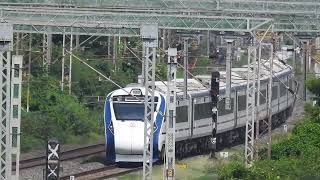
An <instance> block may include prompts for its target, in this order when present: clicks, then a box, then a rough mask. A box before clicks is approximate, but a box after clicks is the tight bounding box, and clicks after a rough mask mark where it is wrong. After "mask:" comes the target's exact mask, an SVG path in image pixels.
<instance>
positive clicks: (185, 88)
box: [183, 38, 189, 99]
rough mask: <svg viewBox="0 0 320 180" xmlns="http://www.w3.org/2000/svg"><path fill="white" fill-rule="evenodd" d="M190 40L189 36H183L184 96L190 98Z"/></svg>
mask: <svg viewBox="0 0 320 180" xmlns="http://www.w3.org/2000/svg"><path fill="white" fill-rule="evenodd" d="M188 40H189V38H183V52H184V57H183V66H184V70H183V84H184V86H183V98H184V99H187V98H188Z"/></svg>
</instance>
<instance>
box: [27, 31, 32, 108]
mask: <svg viewBox="0 0 320 180" xmlns="http://www.w3.org/2000/svg"><path fill="white" fill-rule="evenodd" d="M31 58H32V34H31V33H30V34H29V52H28V74H27V81H28V82H27V112H29V109H30V77H31Z"/></svg>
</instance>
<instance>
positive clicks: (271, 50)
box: [267, 44, 274, 159]
mask: <svg viewBox="0 0 320 180" xmlns="http://www.w3.org/2000/svg"><path fill="white" fill-rule="evenodd" d="M270 52H271V53H270V61H269V65H270V66H269V86H268V110H267V112H268V158H269V159H271V140H272V132H271V131H272V84H273V53H274V52H273V45H272V44H271V45H270Z"/></svg>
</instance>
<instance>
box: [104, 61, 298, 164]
mask: <svg viewBox="0 0 320 180" xmlns="http://www.w3.org/2000/svg"><path fill="white" fill-rule="evenodd" d="M265 65H266V66H268V62H266V63H265ZM273 69H274V77H273V85H272V113H273V126H276V125H279V124H281V123H283V122H285V120H286V118H287V117H288V116H289V115H290V112H291V111H290V110H291V108H292V106H293V104H294V96H293V95H292V94H291V93H290V91H291V92H292V90H293V89H294V88H295V87H294V86H295V85H294V83H293V80H292V77H293V71H292V69H291V67H289V66H285V65H283V64H282V63H281V62H280V61H278V60H274V67H273ZM268 73H269V72H268V71H267V70H266V69H264V68H262V69H261V91H260V92H261V94H260V102H259V110H258V112H259V115H258V117H259V119H266V118H267V101H266V95H267V89H268V86H269V84H268V82H269V80H268ZM220 74H221V81H220V97H221V98H220V99H221V100H220V101H219V104H218V125H217V126H218V128H217V143H218V145H219V144H223V145H231V144H233V143H237V142H239V141H241V139H243V138H244V135H245V124H246V91H247V89H246V88H247V83H246V79H247V78H246V75H247V68H245V67H244V68H233V69H232V88H231V89H232V90H231V109H230V110H226V109H225V100H224V97H225V83H224V82H223V79H225V72H220ZM199 80H200V81H201V82H200V81H199ZM209 83H210V76H198V77H197V80H195V79H188V98H187V99H184V98H183V94H182V93H183V92H182V85H183V79H177V109H176V156H178V157H179V156H180V157H182V156H185V155H187V154H190V153H199V152H205V151H207V150H208V149H209V146H210V136H211V135H212V131H213V129H214V123H213V122H212V119H211V113H212V111H211V97H210V90H209V89H210V88H209V87H210V84H209ZM156 89H157V91H156V93H155V104H156V106H155V109H154V117H155V118H154V120H155V121H154V129H155V131H154V135H153V138H154V139H153V143H154V144H153V147H154V149H153V150H154V152H153V157H154V160H155V161H156V160H159V159H161V158H162V157H163V152H164V145H165V124H164V122H165V117H164V116H163V115H164V114H165V112H166V86H165V85H164V84H163V82H156ZM144 92H145V90H144V88H143V87H141V86H140V85H139V84H134V85H129V86H127V87H126V88H124V89H118V90H115V91H113V92H111V93H110V94H108V96H107V98H106V101H105V112H104V113H105V114H104V116H105V118H104V119H105V138H106V158H107V161H108V162H142V161H143V147H144V139H143V137H144V122H143V119H144V103H143V101H144ZM129 93H130V94H131V95H134V96H136V97H138V99H137V98H135V97H132V96H131V95H130V94H129ZM256 99H257V98H256ZM256 103H257V102H256ZM260 127H261V129H262V128H264V127H263V124H261V126H260Z"/></svg>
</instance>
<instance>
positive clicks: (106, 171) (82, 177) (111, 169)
mask: <svg viewBox="0 0 320 180" xmlns="http://www.w3.org/2000/svg"><path fill="white" fill-rule="evenodd" d="M139 169H141V167H134V168H118V167H117V165H109V166H105V167H102V168H99V169H94V170H90V171H85V172H81V173H78V174H72V176H74V177H75V178H76V179H77V180H91V179H92V180H93V179H106V178H111V177H115V176H119V175H123V174H127V173H130V172H133V171H137V170H139ZM70 176H71V175H68V176H64V177H61V178H60V179H61V180H68V179H70Z"/></svg>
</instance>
